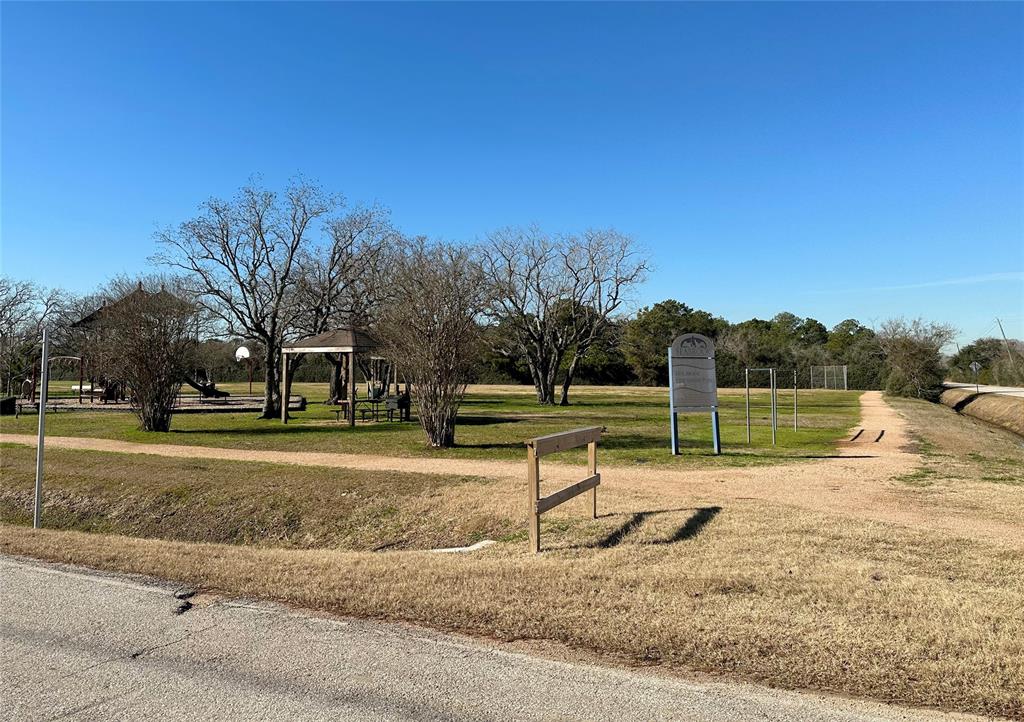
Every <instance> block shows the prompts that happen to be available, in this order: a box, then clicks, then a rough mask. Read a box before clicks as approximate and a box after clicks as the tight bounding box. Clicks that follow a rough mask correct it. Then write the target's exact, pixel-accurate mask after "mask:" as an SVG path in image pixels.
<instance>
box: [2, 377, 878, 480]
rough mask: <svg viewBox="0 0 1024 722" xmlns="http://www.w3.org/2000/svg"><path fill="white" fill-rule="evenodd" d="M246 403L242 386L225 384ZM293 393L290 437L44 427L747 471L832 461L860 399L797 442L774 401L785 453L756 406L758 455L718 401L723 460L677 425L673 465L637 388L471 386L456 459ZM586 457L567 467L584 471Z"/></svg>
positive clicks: (692, 430) (177, 422)
mask: <svg viewBox="0 0 1024 722" xmlns="http://www.w3.org/2000/svg"><path fill="white" fill-rule="evenodd" d="M225 387H226V388H227V389H228V390H230V391H232V393H236V394H237V393H243V392H244V391H245V390H246V385H245V384H226V385H225ZM295 393H301V394H303V395H305V396H306V397H307V398H308V399H309V400H310V404H309V406H308V409H307V410H306V411H304V412H298V413H297V414H295V416H294V418H293V420H292V421H291V422H290V423H289V424H287V425H283V424H281V423H280V421H260V420H258V419H256V418H255V417H254V414H252V413H206V414H179V415H177V416H175V417H174V420H173V423H172V431H171V432H170V433H167V434H154V433H144V432H142V431H139V430H138V428H137V422H136V419H135V417H134V416H132V415H131V414H127V413H114V412H66V413H63V412H62V413H56V414H52V415H50V416H48V417H47V433H49V434H53V435H57V436H86V437H100V438H111V439H121V440H125V441H139V442H142V441H144V442H148V443H171V444H193V445H200V446H221V447H228V448H242V449H270V450H288V451H327V452H331V451H333V452H344V453H364V454H376V455H385V456H427V455H430V456H451V457H453V458H476V459H491V458H493V459H516V460H518V459H522V458H523V441H524V440H526V439H528V438H533V437H535V436H541V435H544V434H549V433H554V432H556V431H564V430H567V429H570V428H575V427H578V426H603V427H606V428H607V434H606V435H605V437H604V438H603V439H602V441H601V457H602V462H603V463H613V464H659V465H680V466H686V465H701V466H704V465H712V464H714V465H723V466H734V465H746V464H763V463H777V462H778V461H779V459H780V457H781V458H783V459H785V460H793V459H800V458H808V457H810V458H813V457H818V456H822V455H829V454H831V453H833V451H834V443H835V442H836V441H837V440H839V439H841V438H842V437H843V436H844V435H845V434H846V432H847V431H848V429H850V428H851V427H852V426H854V425H855V424H856V423H857V419H858V396H859V393H858V392H853V391H851V392H843V391H821V390H816V391H801V392H800V427H801V428H800V430H799V431H796V432H794V431H793V430H792V403H793V396H792V391H786V390H782V391H780V392H779V406H780V412H779V434H778V445H777V446H774V447H773V446H772V445H771V433H770V428H769V425H768V404H769V401H768V394H767V392H765V391H760V392H755V393H752V394H751V417H752V427H753V431H752V442H753V443H752V444H751V445H750V446H748V445H747V443H746V427H745V413H744V396H743V391H742V390H735V389H724V390H722V391H721V392H720V400H721V403H722V407H721V412H720V415H721V421H722V444H723V452H724V453H723V455H722V456H720V457H715V456H713V455H712V454H711V423H710V416H709V415H708V414H687V415H684V416H683V417H682V420H681V423H680V427H681V428H680V436H681V442H680V443H681V446H682V450H683V452H684V453H683V454H682V455H680V456H679V457H673V456H672V455H671V454H670V453H669V448H668V399H667V390H666V389H654V388H632V387H599V386H591V387H580V388H578V389H575V391H574V393H573V396H572V398H573V404H572V405H571V406H569V407H564V408H563V407H542V406H538V405H537V404H536V402H535V400H534V396H533V391H532V389H530V388H524V387H517V386H476V387H472V388H471V389H470V392H469V394H468V396H467V398H466V401H465V403H464V405H463V407H462V412H461V413H460V415H459V421H458V426H457V429H456V442H457V444H458V447H457V448H454V449H448V450H443V451H438V450H433V449H430V448H429V447H427V446H426V444H425V442H424V435H423V432H422V430H421V429H420V428H419V425H418V424H416V423H415V421H414V422H413V423H405V424H403V423H389V422H377V423H374V422H366V423H362V422H361V423H359V424H358V425H357V426H356V427H355V428H354V429H350V428H349V427H348V426H347V424H345V423H340V424H339V423H337V421H336V420H335V414H334V412H333V411H331V408H330V407H327V406H324V405H323V404H322V401H323V399H324V398H325V396H326V387H325V385H324V384H299V385H296V388H295ZM36 423H37V417H34V416H31V415H25V416H22V417H21V418H19V419H12V418H10V417H4V418H3V419H2V420H0V431H3V432H6V433H20V434H29V433H34V432H35V426H36ZM584 453H585V451H584V450H579V451H577V452H575V453H574V454H567V456H569V457H571V458H575V459H582V458H583V455H584Z"/></svg>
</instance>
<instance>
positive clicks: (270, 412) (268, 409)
mask: <svg viewBox="0 0 1024 722" xmlns="http://www.w3.org/2000/svg"><path fill="white" fill-rule="evenodd" d="M271 338H272V337H271ZM263 341H264V344H265V348H266V355H265V356H264V358H263V362H264V364H265V365H266V369H267V373H266V380H265V383H264V385H263V412H262V413H261V414H260V418H261V419H278V418H281V407H280V406H279V405H278V400H279V398H280V392H279V391H278V388H277V387H278V382H279V381H280V376H279V372H280V369H281V363H280V360H279V359H278V357H277V355H278V351H279V350H280V349H279V348H278V346H277V343H275V342H274V341H273V340H270V339H263Z"/></svg>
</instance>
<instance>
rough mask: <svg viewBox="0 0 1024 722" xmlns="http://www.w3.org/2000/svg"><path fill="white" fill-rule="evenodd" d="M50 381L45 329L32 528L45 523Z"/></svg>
mask: <svg viewBox="0 0 1024 722" xmlns="http://www.w3.org/2000/svg"><path fill="white" fill-rule="evenodd" d="M49 381H50V336H49V334H48V333H47V332H46V329H45V328H44V329H43V361H42V384H43V388H42V389H41V390H40V393H39V432H38V435H37V437H36V494H35V504H34V505H33V508H32V528H33V529H40V528H42V525H43V523H42V522H43V442H44V441H45V437H46V391H47V386H48V385H49Z"/></svg>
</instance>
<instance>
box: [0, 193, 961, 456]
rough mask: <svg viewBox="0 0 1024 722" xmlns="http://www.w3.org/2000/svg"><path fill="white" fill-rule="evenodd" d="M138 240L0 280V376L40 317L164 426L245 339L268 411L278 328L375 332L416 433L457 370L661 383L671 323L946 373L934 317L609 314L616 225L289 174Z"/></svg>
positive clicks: (554, 392) (926, 380) (723, 354)
mask: <svg viewBox="0 0 1024 722" xmlns="http://www.w3.org/2000/svg"><path fill="white" fill-rule="evenodd" d="M156 240H157V243H158V249H159V250H158V252H157V253H156V254H155V255H154V257H153V259H152V260H153V262H154V264H155V269H156V275H151V276H147V277H145V278H140V279H124V278H118V279H114V280H113V281H110V282H108V283H107V284H106V285H105V286H104V287H102V288H100V289H99V290H98V291H97V292H96V293H94V294H89V295H88V296H85V297H76V296H74V295H72V294H68V293H66V292H63V291H60V290H46V289H42V288H40V287H39V286H37V285H36V284H34V283H32V282H28V281H14V280H11V279H3V281H2V285H0V334H2V339H0V342H2V347H0V353H2V359H0V361H2V363H3V373H4V380H5V382H6V386H7V393H11V392H12V384H13V383H14V382H15V380H16V379H17V378H24V377H25V375H26V374H28V373H30V369H31V368H32V365H33V364H34V363H36V359H37V357H38V333H39V330H40V329H41V328H42V327H43V326H44V325H45V326H47V327H48V328H50V329H51V332H52V334H53V337H54V340H55V345H56V347H57V348H58V349H62V350H64V351H65V352H69V353H70V352H81V353H86V352H87V353H88V355H89V356H90V358H92V359H94V360H95V359H102V360H103V361H104V363H105V364H106V366H107V367H108V368H109V369H110V372H111V373H112V374H113V373H115V372H116V374H117V377H118V378H120V379H122V380H123V381H124V382H125V383H127V384H129V386H130V387H131V388H129V392H130V396H131V398H132V399H133V400H134V401H135V402H136V406H139V405H140V404H142V402H143V400H144V399H149V400H150V401H149V402H147V403H151V404H152V405H154V406H155V407H159V406H163V407H165V408H162V410H154V409H150V410H148V411H146V412H145V413H143V412H141V411H140V412H139V413H140V419H142V424H143V426H144V427H145V428H164V429H165V428H167V427H169V424H170V407H169V405H168V404H169V402H168V401H167V399H168V398H173V396H174V394H176V393H177V390H178V387H180V385H181V384H182V383H186V382H188V383H192V384H193V385H196V386H197V388H201V389H202V388H206V387H205V386H203V383H204V382H209V381H211V380H218V379H219V380H226V379H227V378H228V377H229V376H234V377H235V378H238V375H241V374H242V373H243V372H242V370H241V369H239V368H238V366H237V365H236V364H234V362H233V359H232V356H231V355H232V354H233V352H234V348H235V344H236V343H238V342H242V341H244V342H245V343H246V344H247V345H249V346H250V347H251V348H252V349H253V350H254V351H256V352H257V353H258V362H257V373H258V376H259V377H261V378H262V380H263V404H262V414H261V416H262V417H263V418H268V419H269V418H276V417H278V416H279V414H280V408H281V404H282V398H287V397H288V393H289V389H288V388H285V389H282V388H281V379H282V377H283V374H282V368H281V364H282V359H281V348H282V346H283V345H284V344H286V343H288V342H291V341H294V340H297V339H299V338H303V337H306V336H311V335H315V334H319V333H322V332H325V331H328V330H332V329H335V328H342V327H349V326H351V327H356V328H359V329H364V330H368V331H370V332H372V333H373V334H374V335H376V336H377V337H378V338H379V340H380V342H381V344H382V345H383V347H384V349H383V350H384V352H385V353H386V354H388V355H389V357H390V358H392V359H394V360H395V361H396V362H397V363H398V367H399V369H400V370H401V373H402V374H404V376H405V380H406V381H408V382H409V383H411V384H412V385H413V387H414V391H415V394H414V398H415V399H416V403H417V404H418V410H419V415H418V416H419V419H420V423H421V424H422V425H423V427H424V431H425V433H426V435H427V438H428V441H429V442H430V443H431V444H432V445H435V446H448V445H451V444H453V443H454V428H455V418H456V415H457V413H458V408H459V405H460V403H461V400H462V397H463V395H464V393H465V388H466V385H467V384H468V383H470V382H474V381H477V382H498V381H506V382H518V383H528V384H531V385H532V386H533V388H534V390H535V392H536V396H537V402H538V403H540V404H563V405H566V404H569V403H570V402H571V398H570V390H571V388H572V385H573V384H574V383H579V382H586V383H599V384H643V385H665V384H667V381H668V372H667V358H666V349H667V347H668V345H669V344H670V343H671V341H672V339H673V338H674V337H675V336H676V335H678V334H679V333H684V332H696V333H702V334H704V335H707V336H709V337H711V338H712V339H714V340H715V341H716V345H717V347H718V363H717V366H718V379H719V384H720V385H722V386H737V385H742V383H743V370H744V368H747V367H764V366H773V367H776V368H778V369H779V372H780V379H786V378H789V377H791V376H792V373H793V372H794V371H795V372H796V373H797V374H798V375H800V376H801V378H802V379H806V375H807V373H808V369H809V368H810V366H812V365H824V364H845V365H847V366H848V369H849V375H848V379H849V384H850V387H851V388H858V389H867V388H886V389H888V390H889V391H891V392H893V393H900V394H906V395H914V396H922V397H927V396H932V395H934V394H935V393H936V389H937V388H938V386H939V385H940V383H941V381H942V378H943V375H944V374H945V373H946V365H945V360H944V359H943V357H942V355H941V349H942V347H943V346H944V345H945V344H946V343H947V342H948V341H949V340H950V339H951V338H952V334H953V331H952V329H951V328H949V327H947V326H944V325H942V324H934V323H925V322H923V321H913V322H905V321H902V320H898V319H897V320H893V321H889V322H886V323H885V324H882V325H881V326H880V327H879V328H877V329H872V328H869V327H868V326H866V325H864V324H861V323H860V322H858V321H856V320H853V319H850V320H846V321H843V322H841V323H839V324H837V325H836V326H834V327H833V328H832V329H827V328H826V327H825V326H824V325H823V324H822V323H820V322H819V321H817V320H815V319H813V318H800V317H798V316H796V315H794V314H791V313H780V314H778V315H776V316H775V317H773V318H772V319H770V320H761V319H750V320H748V321H743V322H740V323H730V322H729V321H727V320H725V319H723V318H721V317H719V316H715V315H713V314H712V313H711V312H708V311H705V310H701V309H694V308H691V307H690V306H688V305H686V304H685V303H683V302H681V301H678V300H674V299H672V300H666V301H662V302H660V303H656V304H653V305H651V306H646V307H643V308H641V309H639V311H637V312H636V313H635V314H632V315H627V314H626V313H625V312H626V310H627V309H628V308H629V303H630V301H631V300H632V299H633V297H634V296H635V293H636V291H637V290H638V288H639V287H640V285H641V284H642V283H643V281H644V280H645V278H646V276H647V273H648V272H649V267H650V263H649V259H648V258H647V256H646V255H645V254H644V253H643V251H642V250H641V249H640V247H639V245H638V244H637V243H636V242H635V241H634V240H633V239H632V238H630V237H629V236H628V235H626V234H624V233H621V232H619V231H617V230H616V229H613V228H604V229H583V230H580V231H578V232H574V233H552V232H548V231H545V230H544V229H541V228H538V227H536V226H527V227H508V228H502V229H498V230H496V231H494V232H491V233H489V234H487V236H486V237H485V238H484V239H482V240H481V241H479V242H477V243H475V244H455V243H448V242H442V241H433V240H428V239H426V238H424V237H416V236H408V235H406V234H404V233H402V232H401V231H399V230H398V229H397V228H396V227H395V226H394V225H393V224H392V222H391V219H390V213H389V211H388V210H387V209H386V208H384V207H383V206H379V205H373V206H361V205H349V204H348V203H347V202H346V200H345V199H344V198H343V197H342V196H340V195H337V194H332V193H329V192H327V191H326V190H324V189H323V188H322V187H321V186H319V185H317V184H315V183H311V182H309V181H306V180H304V179H301V178H299V179H296V180H293V181H292V182H290V183H289V184H288V185H287V186H286V187H285V188H284V189H283V190H282V191H281V192H276V191H274V190H271V189H268V188H266V187H263V186H261V185H259V184H256V183H253V184H250V185H247V186H245V187H243V188H241V189H240V190H239V192H238V193H237V194H236V195H235V196H234V197H232V198H230V199H218V198H213V199H210V200H207V201H206V202H204V203H202V204H201V205H200V207H199V209H198V212H197V213H196V215H195V216H193V217H192V218H188V219H185V220H184V221H182V222H180V223H178V224H176V225H172V226H169V227H167V228H165V229H163V230H161V231H160V232H159V233H158V234H157V238H156ZM171 298H173V299H176V300H175V301H173V302H172V301H170V300H169V299H171ZM96 309H103V310H104V311H103V313H99V314H98V315H97V314H96V313H94V312H95V311H96ZM90 313H92V316H91V317H90V319H91V320H90V322H89V324H86V325H84V326H83V325H82V324H80V323H78V321H80V320H81V319H83V318H85V317H87V316H89V315H90ZM979 343H980V342H979ZM86 345H91V346H90V348H88V349H85V350H84V351H83V348H84V347H85V346H86ZM131 359H134V361H132V360H131ZM158 362H159V363H158ZM132 363H134V364H135V365H147V364H148V366H149V368H148V369H140V368H135V369H132V368H128V366H130V365H131V364H132ZM288 363H289V372H288V374H287V378H288V379H289V383H290V380H291V379H296V378H297V379H302V378H303V377H307V376H308V375H316V374H318V373H321V372H323V371H326V372H327V373H328V374H329V375H330V378H331V381H332V383H331V388H332V396H338V395H339V394H340V389H341V387H342V386H343V385H344V383H345V379H346V378H347V373H346V369H344V368H343V364H344V363H345V359H344V358H339V357H337V356H319V357H314V356H312V355H308V354H307V355H304V356H301V355H300V356H295V357H292V358H291V359H290V360H289V362H288ZM189 369H192V371H189ZM196 369H202V370H203V373H202V374H200V375H199V376H201V378H197V374H196V373H195V370H196ZM147 385H148V386H156V385H162V388H161V389H160V390H159V392H155V391H154V390H153V389H143V388H142V386H147ZM801 385H802V386H805V385H806V381H801ZM172 392H173V393H172ZM282 393H283V397H282Z"/></svg>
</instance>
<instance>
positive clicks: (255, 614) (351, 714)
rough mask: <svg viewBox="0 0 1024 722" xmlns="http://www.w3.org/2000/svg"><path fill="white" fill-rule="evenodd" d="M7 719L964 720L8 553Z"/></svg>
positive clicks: (2, 658) (1, 691) (2, 675)
mask: <svg viewBox="0 0 1024 722" xmlns="http://www.w3.org/2000/svg"><path fill="white" fill-rule="evenodd" d="M0 580H2V581H0V604H2V605H3V609H4V613H3V617H2V627H0V639H2V647H0V680H2V684H0V717H2V718H4V719H11V720H55V719H85V718H88V719H91V720H107V719H111V720H112V719H139V718H146V719H150V718H156V717H159V718H162V719H169V720H178V719H181V720H184V719H188V720H207V719H209V720H213V719H218V720H224V719H232V720H234V719H355V720H441V719H444V720H512V719H515V720H553V719H559V720H567V719H586V720H669V719H671V720H709V721H712V722H715V721H719V720H747V719H755V718H756V719H765V720H789V719H800V720H806V721H808V722H817V721H824V720H829V721H844V722H845V721H852V720H861V721H863V720H908V719H945V720H948V719H966V717H962V716H959V715H956V716H954V715H942V714H938V713H932V712H926V711H917V710H914V711H911V710H906V709H900V708H895V707H888V706H885V705H882V704H877V703H873V702H867V701H854V700H847V699H841V698H835V697H827V696H823V695H816V694H807V693H798V692H783V691H778V690H771V689H767V688H764V687H759V686H756V685H751V684H741V683H727V682H705V681H700V682H697V681H688V680H683V679H680V678H677V677H669V676H664V675H661V674H658V673H656V672H653V671H650V670H646V671H644V670H629V669H615V668H608V667H603V666H596V665H592V664H581V663H575V662H573V663H570V662H565V661H555V660H552V659H543V658H537V657H533V656H529V655H526V654H523V653H519V652H509V651H506V650H505V649H502V648H500V647H499V646H498V645H495V644H488V643H484V642H477V641H474V640H469V639H466V638H463V637H458V636H453V635H445V634H440V633H436V632H431V631H427V630H422V629H418V628H412V627H408V626H404V625H397V624H383V623H376V622H367V621H359V620H351V619H340V618H331V617H324V616H318V615H313V614H308V613H302V612H298V611H295V610H291V609H286V608H284V607H281V606H278V605H274V604H268V603H261V602H253V601H247V600H221V599H213V598H210V597H205V596H204V595H202V594H200V595H198V596H196V597H194V598H193V600H192V601H193V602H194V603H195V605H194V606H193V607H192V608H191V609H189V610H188V611H186V612H184V613H183V614H175V613H174V612H173V609H174V607H175V603H176V602H177V601H178V600H176V599H175V597H174V592H175V590H176V589H180V588H179V587H177V586H176V585H173V584H163V583H159V582H154V581H150V580H140V579H135V578H130V577H126V576H119V575H113V574H104V573H100V572H92V571H89V570H83V569H77V568H70V567H66V566H61V565H53V564H43V563H37V562H30V561H26V560H18V559H12V558H9V557H0Z"/></svg>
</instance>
